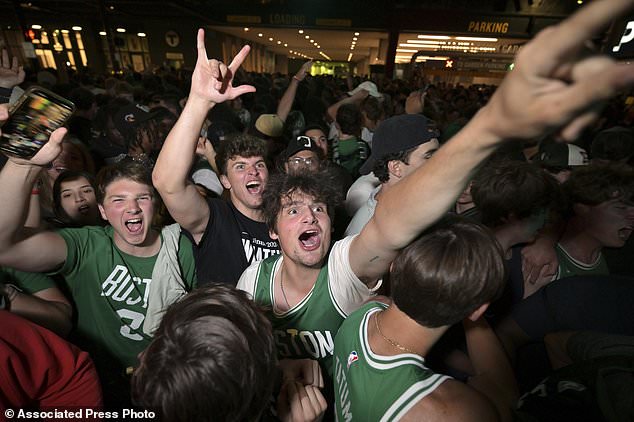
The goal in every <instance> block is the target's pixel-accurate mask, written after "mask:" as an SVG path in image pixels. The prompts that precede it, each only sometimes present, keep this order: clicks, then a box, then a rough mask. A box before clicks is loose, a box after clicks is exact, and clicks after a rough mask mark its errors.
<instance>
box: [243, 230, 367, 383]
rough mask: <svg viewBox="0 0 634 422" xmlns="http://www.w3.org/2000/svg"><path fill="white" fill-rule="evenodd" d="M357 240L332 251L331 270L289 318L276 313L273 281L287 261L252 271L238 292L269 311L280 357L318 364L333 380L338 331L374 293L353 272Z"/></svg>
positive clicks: (257, 265) (262, 264)
mask: <svg viewBox="0 0 634 422" xmlns="http://www.w3.org/2000/svg"><path fill="white" fill-rule="evenodd" d="M352 239H353V237H352V236H350V237H346V238H344V239H342V240H340V241H338V242H336V243H335V245H334V246H333V247H332V249H331V251H330V254H329V256H328V261H327V263H326V265H324V266H323V267H322V268H321V271H320V272H319V276H318V277H317V281H316V282H315V285H314V286H313V288H312V289H311V291H310V293H309V294H308V295H306V297H305V298H304V299H303V300H302V301H301V302H300V303H298V304H297V305H295V306H294V307H292V308H291V309H289V310H288V311H286V312H284V313H278V312H276V311H274V306H273V304H274V303H275V297H274V291H275V289H274V280H275V274H277V271H278V270H279V269H280V268H281V264H282V262H283V259H284V258H283V257H282V256H281V255H275V256H272V257H269V258H267V259H265V260H263V261H259V262H256V263H254V264H252V265H251V266H250V267H249V268H247V269H246V270H245V271H244V273H243V274H242V277H240V281H239V282H238V286H237V287H238V289H240V290H244V291H246V292H247V293H249V295H251V297H252V298H253V300H254V301H255V302H256V303H257V304H258V305H260V306H261V307H262V308H264V309H268V314H267V316H268V318H269V320H270V321H271V324H272V325H273V334H274V336H275V343H276V346H277V351H278V356H279V357H280V358H290V359H296V358H310V359H317V360H318V361H319V362H320V364H321V366H322V369H323V370H324V371H325V372H326V374H327V375H328V376H331V375H332V354H333V349H334V338H335V335H336V334H337V330H338V329H339V326H340V325H341V323H342V322H343V320H344V319H345V318H346V316H347V315H349V314H350V313H351V312H353V311H354V310H356V309H358V308H359V306H361V304H362V303H364V302H365V301H366V300H367V299H368V298H369V297H370V296H371V294H372V292H371V291H370V290H369V289H368V287H367V286H366V285H365V284H363V283H362V282H361V281H360V280H359V279H358V278H357V276H356V275H355V274H354V272H353V271H352V269H351V268H350V262H349V260H348V252H349V248H350V244H351V243H352Z"/></svg>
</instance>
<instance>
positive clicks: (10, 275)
mask: <svg viewBox="0 0 634 422" xmlns="http://www.w3.org/2000/svg"><path fill="white" fill-rule="evenodd" d="M0 283H5V284H13V285H15V286H17V287H18V288H19V289H20V290H22V291H23V292H25V293H28V294H33V293H37V292H39V291H41V290H46V289H50V288H51V287H57V285H56V284H55V281H54V280H53V279H52V278H50V277H48V276H47V275H45V274H41V273H26V272H23V271H18V270H14V269H13V268H6V267H5V268H0Z"/></svg>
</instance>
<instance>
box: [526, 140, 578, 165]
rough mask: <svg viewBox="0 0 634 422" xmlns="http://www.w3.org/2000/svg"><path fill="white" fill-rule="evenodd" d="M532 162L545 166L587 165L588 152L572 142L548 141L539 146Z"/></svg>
mask: <svg viewBox="0 0 634 422" xmlns="http://www.w3.org/2000/svg"><path fill="white" fill-rule="evenodd" d="M539 149H540V151H539V153H537V157H536V158H535V159H534V160H533V161H534V162H536V163H538V164H540V165H542V166H546V167H574V166H586V165H588V153H587V152H586V150H585V149H583V148H581V147H578V146H577V145H573V144H566V143H561V142H549V143H547V144H543V145H542V146H541V147H540V148H539Z"/></svg>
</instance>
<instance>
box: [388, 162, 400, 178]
mask: <svg viewBox="0 0 634 422" xmlns="http://www.w3.org/2000/svg"><path fill="white" fill-rule="evenodd" d="M402 165H403V162H402V161H400V160H390V161H388V162H387V171H388V172H389V173H390V174H393V175H394V177H398V178H400V177H401V175H402V174H403V173H402V171H401V166H402Z"/></svg>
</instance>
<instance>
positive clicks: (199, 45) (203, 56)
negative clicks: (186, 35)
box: [196, 28, 208, 61]
mask: <svg viewBox="0 0 634 422" xmlns="http://www.w3.org/2000/svg"><path fill="white" fill-rule="evenodd" d="M196 49H197V50H198V61H200V60H205V61H207V60H208V58H207V49H206V48H205V30H204V29H202V28H199V29H198V34H197V35H196Z"/></svg>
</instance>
